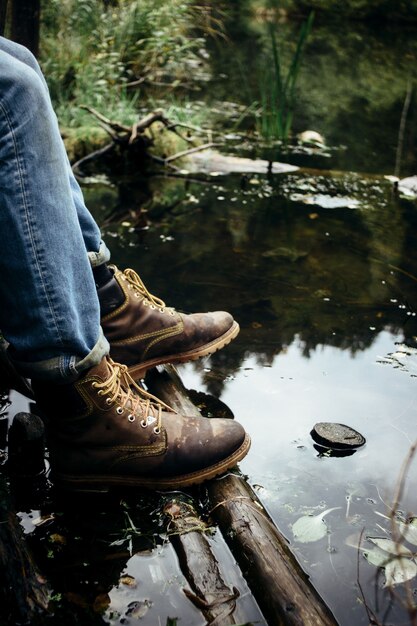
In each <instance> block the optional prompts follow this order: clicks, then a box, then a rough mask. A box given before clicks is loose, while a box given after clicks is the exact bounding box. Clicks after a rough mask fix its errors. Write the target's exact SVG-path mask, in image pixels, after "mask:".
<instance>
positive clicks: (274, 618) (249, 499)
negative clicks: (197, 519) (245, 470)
mask: <svg viewBox="0 0 417 626" xmlns="http://www.w3.org/2000/svg"><path fill="white" fill-rule="evenodd" d="M147 381H149V382H148V384H149V386H150V388H151V389H152V392H153V393H155V394H156V395H157V396H158V397H159V398H161V400H163V401H164V402H166V403H167V404H169V405H170V406H172V407H173V408H174V409H175V410H177V411H179V412H181V413H184V414H185V415H197V414H198V409H197V408H196V407H195V406H194V405H193V404H192V402H191V400H190V399H189V397H188V395H187V392H186V389H185V388H184V386H183V385H182V382H181V380H180V378H179V377H178V375H177V374H176V371H175V369H174V368H172V367H166V368H165V371H164V372H163V373H160V374H159V375H157V374H152V373H150V374H149V375H148V378H147ZM209 493H210V498H211V502H212V505H213V508H212V515H213V517H214V518H215V519H216V521H217V522H218V524H219V526H220V529H221V530H222V532H223V535H224V537H225V539H226V541H227V542H228V543H229V545H230V547H231V548H232V550H233V552H234V555H235V558H236V560H237V561H238V563H239V565H240V567H241V569H242V572H243V574H244V575H245V577H246V579H247V582H248V584H249V586H250V588H251V591H252V593H253V595H254V597H255V598H256V600H257V601H258V604H259V606H260V608H261V610H262V612H263V613H264V615H265V617H266V618H267V620H268V623H269V624H274V625H278V626H306V625H308V626H336V621H335V619H334V618H333V616H332V614H331V612H330V611H329V609H328V607H327V606H326V605H325V603H324V601H323V600H322V598H321V597H320V596H319V594H318V593H317V592H316V591H315V589H314V588H313V586H312V585H311V584H310V582H309V580H308V577H307V575H306V574H305V572H304V571H303V570H302V568H301V566H300V565H299V563H298V561H297V560H296V559H295V557H294V556H293V554H292V553H291V551H290V548H289V545H288V542H287V540H286V539H285V537H284V536H283V535H282V534H281V533H280V532H279V530H278V529H277V528H276V526H275V525H274V523H273V521H272V520H271V518H270V517H269V516H268V514H267V513H266V511H265V509H264V507H263V506H262V504H261V502H260V501H259V499H258V497H257V495H256V494H255V492H254V491H253V490H252V489H251V488H250V486H249V485H248V484H247V483H246V482H245V481H243V480H242V479H241V478H240V477H239V476H236V475H228V476H226V477H224V478H221V479H217V480H213V481H211V482H210V483H209Z"/></svg>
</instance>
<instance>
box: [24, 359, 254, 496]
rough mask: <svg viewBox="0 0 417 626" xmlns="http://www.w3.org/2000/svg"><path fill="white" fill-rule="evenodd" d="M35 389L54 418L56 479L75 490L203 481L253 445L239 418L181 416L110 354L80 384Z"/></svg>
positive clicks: (37, 385)
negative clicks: (111, 357) (238, 421)
mask: <svg viewBox="0 0 417 626" xmlns="http://www.w3.org/2000/svg"><path fill="white" fill-rule="evenodd" d="M33 387H34V391H35V397H36V400H37V402H38V405H39V407H40V409H41V410H42V411H43V413H45V414H46V417H47V418H49V421H48V438H49V450H50V462H51V469H52V472H53V477H54V480H55V481H56V482H58V483H59V484H62V485H63V486H65V487H67V488H69V489H72V490H76V491H106V490H108V488H109V487H112V486H118V487H148V488H153V489H175V488H177V487H186V486H188V485H195V484H198V483H201V482H203V481H204V480H208V479H210V478H213V477H214V476H217V475H218V474H222V473H223V472H225V471H226V470H228V469H230V468H231V467H233V466H234V465H236V463H237V462H238V461H240V460H241V459H242V458H243V457H244V456H245V455H246V454H247V452H248V450H249V447H250V439H249V437H248V435H246V433H245V431H244V429H243V427H242V426H241V425H240V424H238V423H237V422H235V421H234V420H229V419H217V418H214V419H208V418H204V417H200V418H194V417H184V416H183V415H179V414H178V413H176V412H175V411H173V410H172V409H170V408H169V407H168V406H167V405H165V404H163V403H162V402H160V401H159V400H158V399H157V398H155V397H154V396H151V395H149V394H148V393H147V392H145V391H144V390H142V389H141V388H140V387H139V386H138V385H136V384H135V383H134V381H133V380H132V378H131V377H130V376H129V374H128V371H127V367H126V366H125V365H119V364H117V363H114V361H112V359H110V358H109V357H105V358H104V359H103V360H102V361H101V363H100V364H99V365H96V366H95V367H93V368H92V369H90V370H89V371H88V372H87V373H86V374H85V375H84V376H83V377H82V378H81V379H79V380H78V381H77V382H75V383H71V384H65V385H58V384H56V385H51V384H50V383H49V382H48V383H46V382H39V381H38V382H36V381H35V382H34V383H33Z"/></svg>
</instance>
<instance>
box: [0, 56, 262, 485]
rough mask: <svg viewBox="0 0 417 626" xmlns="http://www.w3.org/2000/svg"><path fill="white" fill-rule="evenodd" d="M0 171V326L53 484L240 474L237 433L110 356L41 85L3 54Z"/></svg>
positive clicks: (243, 446)
mask: <svg viewBox="0 0 417 626" xmlns="http://www.w3.org/2000/svg"><path fill="white" fill-rule="evenodd" d="M0 164H1V167H0V232H2V234H3V246H2V254H0V272H1V278H2V280H1V281H0V328H1V329H2V331H3V334H4V336H5V338H6V339H7V340H8V341H9V342H10V345H11V352H12V355H13V357H14V362H15V363H16V364H17V366H18V367H19V369H20V372H22V373H24V374H26V375H28V376H30V377H31V378H32V383H33V390H34V394H35V399H36V402H37V404H38V407H39V408H40V410H41V411H42V413H43V415H44V416H45V417H46V419H47V422H48V438H49V450H50V459H51V467H52V470H53V472H54V475H55V478H56V479H57V480H59V481H60V482H61V484H63V485H65V486H67V487H69V488H72V489H81V490H86V489H87V490H91V489H92V490H96V489H107V488H108V487H109V486H113V485H115V486H148V487H156V488H163V487H179V486H186V485H191V484H195V483H199V482H202V481H203V480H206V479H208V478H211V477H213V476H217V475H218V474H220V473H222V472H224V471H226V470H227V469H229V468H231V467H233V466H234V465H235V464H236V463H237V462H238V461H239V460H240V459H241V458H243V457H244V456H245V455H246V454H247V452H248V450H249V445H250V440H249V437H248V436H247V435H246V434H245V431H244V429H243V428H242V426H240V425H239V424H237V423H236V422H234V421H233V420H225V419H216V420H209V419H207V418H203V417H202V418H196V419H193V418H187V417H184V416H182V415H178V414H176V413H175V412H174V411H172V410H170V409H169V408H168V407H163V406H162V405H161V403H160V402H159V401H158V400H157V399H156V398H150V397H149V396H147V394H146V393H145V392H144V391H143V390H142V389H141V388H140V387H139V386H137V385H136V386H135V384H134V382H133V380H132V379H131V377H130V376H129V375H128V372H127V366H126V365H119V364H117V363H114V362H113V361H112V360H111V359H110V358H109V357H108V356H107V352H108V343H107V341H106V340H105V339H104V337H103V336H102V334H101V329H100V305H99V298H98V296H97V291H96V286H95V282H94V278H93V271H92V269H91V265H90V263H89V260H88V256H87V252H90V251H91V249H89V245H90V244H89V243H86V239H85V237H83V232H82V225H81V224H80V220H79V215H78V213H77V210H76V207H75V203H74V187H73V186H72V185H71V182H70V176H69V174H68V162H67V158H66V154H65V149H64V146H63V143H62V140H61V137H60V134H59V128H58V124H57V121H56V117H55V115H54V113H53V110H52V106H51V102H50V99H49V96H48V93H47V90H46V89H45V84H44V81H43V79H42V76H41V75H39V73H38V72H37V71H36V70H35V69H33V67H30V65H29V64H28V63H25V62H22V61H20V60H19V59H17V58H16V56H12V55H10V54H9V53H8V52H6V51H5V50H4V49H0ZM91 219H92V218H91ZM93 231H95V236H96V239H95V242H94V243H95V246H96V247H95V251H96V252H98V246H99V236H98V235H99V232H98V228H97V227H94V228H93ZM93 251H94V248H93ZM92 260H93V261H94V259H92ZM96 261H97V258H96ZM127 277H128V275H126V279H127ZM111 280H114V278H113V277H112V278H111ZM131 287H132V290H133V291H132V297H135V295H133V294H136V293H137V294H138V295H139V292H138V291H137V290H136V291H135V289H136V288H135V286H134V285H133V286H132V285H131ZM126 290H127V291H129V288H128V287H126ZM127 291H126V293H127ZM122 294H123V297H126V294H125V292H124V291H123V290H122ZM137 300H138V301H139V300H140V298H139V297H138V298H137ZM141 306H144V307H145V308H146V307H147V306H148V305H147V304H144V303H143V302H142V304H141ZM153 306H154V305H153V304H152V307H153ZM161 308H163V307H161ZM130 310H131V311H132V313H135V310H136V309H134V308H132V307H130ZM151 310H153V309H151ZM115 311H116V314H117V315H119V313H120V311H119V306H118V305H117V308H116V310H115ZM160 314H161V315H165V313H162V312H160ZM167 315H169V313H168V312H167ZM151 317H152V316H151ZM169 317H171V315H169ZM172 317H174V316H172ZM152 319H153V318H152ZM144 323H146V320H144ZM153 323H154V322H153ZM164 333H165V331H164ZM164 409H165V410H164Z"/></svg>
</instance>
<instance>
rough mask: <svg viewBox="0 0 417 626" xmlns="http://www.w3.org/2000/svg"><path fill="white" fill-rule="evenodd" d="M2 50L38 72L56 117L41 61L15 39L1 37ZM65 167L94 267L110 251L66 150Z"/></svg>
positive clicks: (104, 260) (102, 261)
mask: <svg viewBox="0 0 417 626" xmlns="http://www.w3.org/2000/svg"><path fill="white" fill-rule="evenodd" d="M0 51H3V52H6V53H7V54H9V55H11V56H12V57H14V58H15V59H17V60H18V61H20V62H21V63H24V64H25V65H27V66H28V67H30V68H31V69H32V70H33V71H34V72H36V74H37V75H38V77H39V78H40V81H41V83H42V85H43V87H44V90H45V93H44V97H45V100H46V101H47V102H48V105H49V115H50V116H51V117H53V118H54V119H55V112H54V111H53V108H52V104H51V101H50V96H49V90H48V86H47V83H46V80H45V78H44V76H43V74H42V70H41V68H40V67H39V63H38V61H37V60H36V58H35V57H34V56H33V54H32V53H31V52H30V51H29V50H28V49H27V48H25V47H24V46H21V45H19V44H18V43H15V42H14V41H10V40H9V39H5V38H4V37H0ZM59 141H60V142H61V143H62V140H61V137H59ZM64 152H65V149H64ZM65 168H66V172H67V175H68V180H69V185H70V188H71V195H72V201H73V203H74V207H75V210H76V212H77V216H78V221H79V223H80V227H81V233H82V235H83V239H84V243H85V247H86V250H87V253H88V256H89V258H90V262H91V265H92V266H93V267H94V266H96V265H100V264H102V263H104V262H106V261H108V260H109V258H110V252H109V251H108V249H107V248H106V246H105V245H104V243H103V242H102V241H101V236H100V229H99V227H98V226H97V224H96V222H95V220H94V219H93V217H92V215H91V213H90V212H89V210H88V209H87V207H86V206H85V203H84V198H83V194H82V191H81V189H80V186H79V184H78V182H77V180H76V178H75V176H74V174H73V172H72V169H71V165H70V163H69V161H68V157H67V154H66V152H65Z"/></svg>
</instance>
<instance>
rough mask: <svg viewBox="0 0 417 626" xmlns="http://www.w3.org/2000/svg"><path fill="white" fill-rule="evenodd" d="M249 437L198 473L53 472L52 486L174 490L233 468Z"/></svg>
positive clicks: (104, 490)
mask: <svg viewBox="0 0 417 626" xmlns="http://www.w3.org/2000/svg"><path fill="white" fill-rule="evenodd" d="M250 445H251V440H250V437H249V435H248V434H246V436H245V439H244V441H243V443H242V445H241V446H240V448H238V449H237V450H236V451H235V452H234V453H233V454H231V455H230V456H228V457H227V458H226V459H223V461H219V463H216V464H215V465H210V466H209V467H206V468H204V469H202V470H199V471H198V472H192V473H190V474H183V475H182V476H175V477H172V478H151V477H137V476H106V475H102V476H100V475H97V476H89V475H86V476H72V475H70V474H58V473H54V474H53V476H52V478H53V481H54V483H55V485H56V486H58V487H63V488H64V489H68V490H70V491H77V492H88V493H92V492H94V493H107V492H108V491H109V490H110V488H112V487H119V488H120V487H128V488H131V487H137V488H140V487H142V488H144V489H156V490H158V489H177V488H179V487H191V486H192V485H199V484H200V483H203V482H205V481H206V480H210V479H211V478H215V477H216V476H220V475H221V474H224V473H225V472H226V471H227V470H229V469H231V468H232V467H234V466H235V465H236V464H237V463H238V462H239V461H241V460H242V459H243V458H244V457H245V456H246V455H247V453H248V452H249V448H250Z"/></svg>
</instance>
